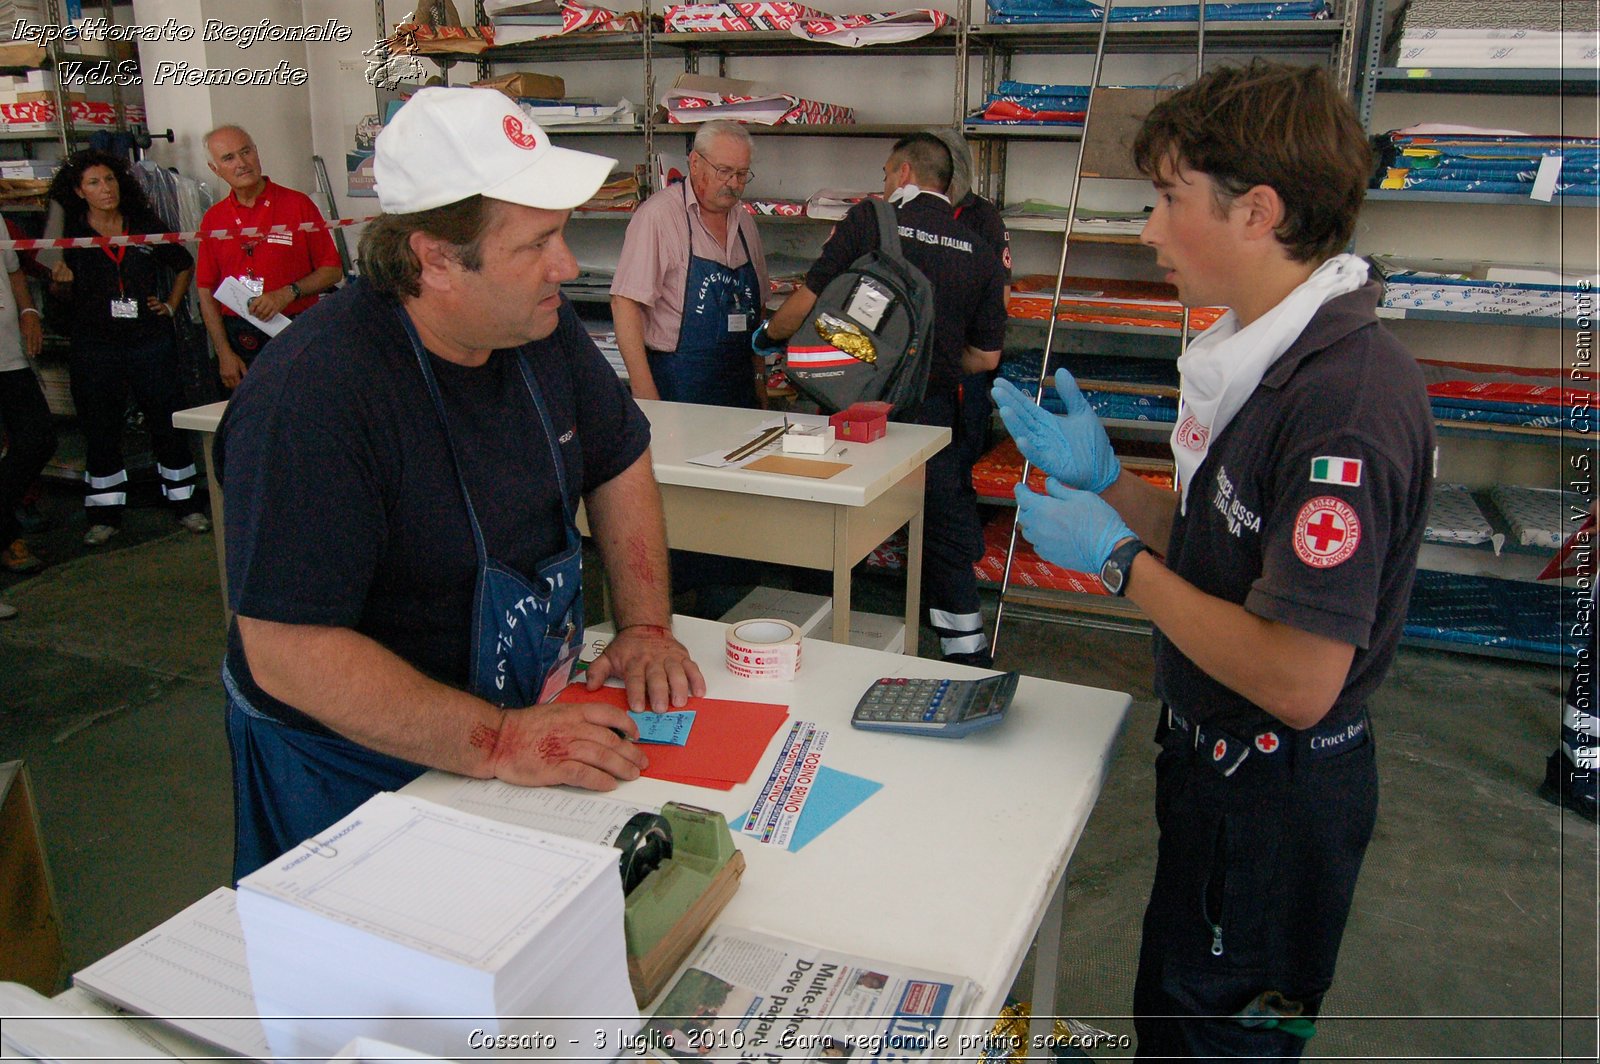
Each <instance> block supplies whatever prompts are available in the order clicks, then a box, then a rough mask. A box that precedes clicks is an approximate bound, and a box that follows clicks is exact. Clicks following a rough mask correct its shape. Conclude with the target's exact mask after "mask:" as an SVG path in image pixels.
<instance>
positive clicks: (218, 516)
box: [198, 432, 233, 627]
mask: <svg viewBox="0 0 1600 1064" xmlns="http://www.w3.org/2000/svg"><path fill="white" fill-rule="evenodd" d="M198 435H199V437H200V454H201V456H202V458H203V459H204V461H205V467H206V491H207V492H209V493H210V495H211V539H212V542H214V543H215V544H216V547H217V584H218V586H219V587H221V588H222V624H223V627H227V625H228V622H229V621H230V620H232V618H233V611H232V610H231V609H230V608H229V607H228V546H227V537H226V536H225V535H224V534H223V529H222V485H220V484H218V483H217V471H216V469H215V468H214V467H213V466H212V464H211V444H212V442H213V441H214V440H215V439H216V436H215V435H214V434H213V433H210V432H202V433H199V434H198Z"/></svg>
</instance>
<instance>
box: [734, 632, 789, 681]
mask: <svg viewBox="0 0 1600 1064" xmlns="http://www.w3.org/2000/svg"><path fill="white" fill-rule="evenodd" d="M727 661H728V671H729V672H731V673H733V674H734V675H735V676H743V677H744V678H745V679H747V680H792V679H794V677H795V673H797V672H799V671H800V629H798V628H796V627H795V626H794V625H792V624H790V623H789V622H788V621H780V620H775V619H773V618H771V617H758V618H755V619H753V620H749V621H738V622H735V623H734V624H730V625H728V656H727Z"/></svg>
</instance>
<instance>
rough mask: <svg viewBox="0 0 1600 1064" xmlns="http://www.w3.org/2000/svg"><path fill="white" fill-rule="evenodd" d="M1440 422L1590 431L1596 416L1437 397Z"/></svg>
mask: <svg viewBox="0 0 1600 1064" xmlns="http://www.w3.org/2000/svg"><path fill="white" fill-rule="evenodd" d="M1429 405H1430V407H1431V408H1432V410H1433V416H1434V419H1435V420H1437V421H1467V422H1473V423H1476V424H1483V425H1511V426H1515V427H1516V428H1523V429H1562V428H1566V429H1575V430H1578V431H1586V430H1587V429H1588V427H1590V426H1591V425H1592V424H1593V420H1592V416H1591V415H1590V414H1588V413H1584V412H1579V413H1577V414H1573V413H1570V412H1566V411H1562V410H1560V409H1559V408H1555V407H1542V408H1535V409H1530V410H1516V409H1502V408H1500V407H1499V405H1498V404H1492V403H1470V404H1463V403H1461V402H1459V401H1455V400H1443V399H1434V400H1431V401H1430V403H1429Z"/></svg>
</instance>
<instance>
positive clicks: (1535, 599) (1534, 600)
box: [1405, 569, 1588, 656]
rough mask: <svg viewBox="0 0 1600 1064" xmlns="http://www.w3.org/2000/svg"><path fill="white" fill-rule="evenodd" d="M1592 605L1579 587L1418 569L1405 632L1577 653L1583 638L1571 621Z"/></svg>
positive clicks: (1481, 644)
mask: <svg viewBox="0 0 1600 1064" xmlns="http://www.w3.org/2000/svg"><path fill="white" fill-rule="evenodd" d="M1587 608H1588V592H1586V591H1582V590H1579V589H1578V588H1575V587H1565V588H1564V587H1557V586H1554V585H1551V584H1532V583H1525V582H1523V581H1520V580H1497V579H1494V578H1493V577H1484V576H1467V575H1465V574H1462V573H1442V572H1435V571H1433V570H1429V569H1419V570H1417V579H1416V583H1415V585H1413V587H1412V589H1411V605H1410V608H1409V609H1408V610H1407V611H1406V627H1405V634H1406V635H1407V636H1410V637H1412V638H1416V639H1433V640H1440V641H1443V642H1447V643H1463V644H1467V645H1470V646H1479V647H1492V648H1495V649H1500V650H1514V651H1522V652H1527V653H1534V654H1548V655H1551V656H1556V655H1561V654H1570V655H1574V656H1576V655H1577V653H1578V651H1579V649H1580V647H1581V643H1580V641H1579V640H1577V639H1574V638H1573V637H1572V636H1571V634H1570V627H1571V626H1570V624H1569V625H1568V626H1567V627H1563V625H1562V623H1561V622H1562V619H1563V618H1566V619H1567V620H1568V621H1569V622H1570V620H1571V619H1572V618H1573V617H1576V616H1578V615H1579V613H1580V612H1581V611H1582V610H1584V609H1587Z"/></svg>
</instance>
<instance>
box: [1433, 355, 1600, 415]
mask: <svg viewBox="0 0 1600 1064" xmlns="http://www.w3.org/2000/svg"><path fill="white" fill-rule="evenodd" d="M1417 364H1418V365H1419V366H1420V367H1421V368H1422V376H1423V380H1424V381H1426V382H1427V387H1428V401H1429V403H1430V404H1431V406H1432V408H1433V415H1434V417H1436V418H1438V419H1440V420H1446V421H1477V422H1485V423H1488V424H1496V425H1517V426H1522V427H1528V428H1569V429H1572V430H1574V431H1579V432H1588V431H1590V430H1591V429H1592V427H1593V410H1594V406H1595V402H1596V398H1597V397H1596V393H1595V389H1594V378H1593V375H1592V374H1589V373H1586V372H1584V371H1577V370H1574V371H1571V372H1570V373H1569V372H1568V371H1564V370H1562V369H1561V368H1560V367H1553V366H1552V367H1530V366H1502V365H1494V364H1492V363H1466V362H1446V361H1441V360H1438V359H1431V358H1422V359H1418V360H1417ZM1569 376H1570V377H1571V378H1572V379H1573V380H1572V382H1575V383H1581V384H1585V385H1587V387H1582V388H1574V387H1569V386H1568V385H1569V381H1568V379H1567V378H1568V377H1569Z"/></svg>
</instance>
